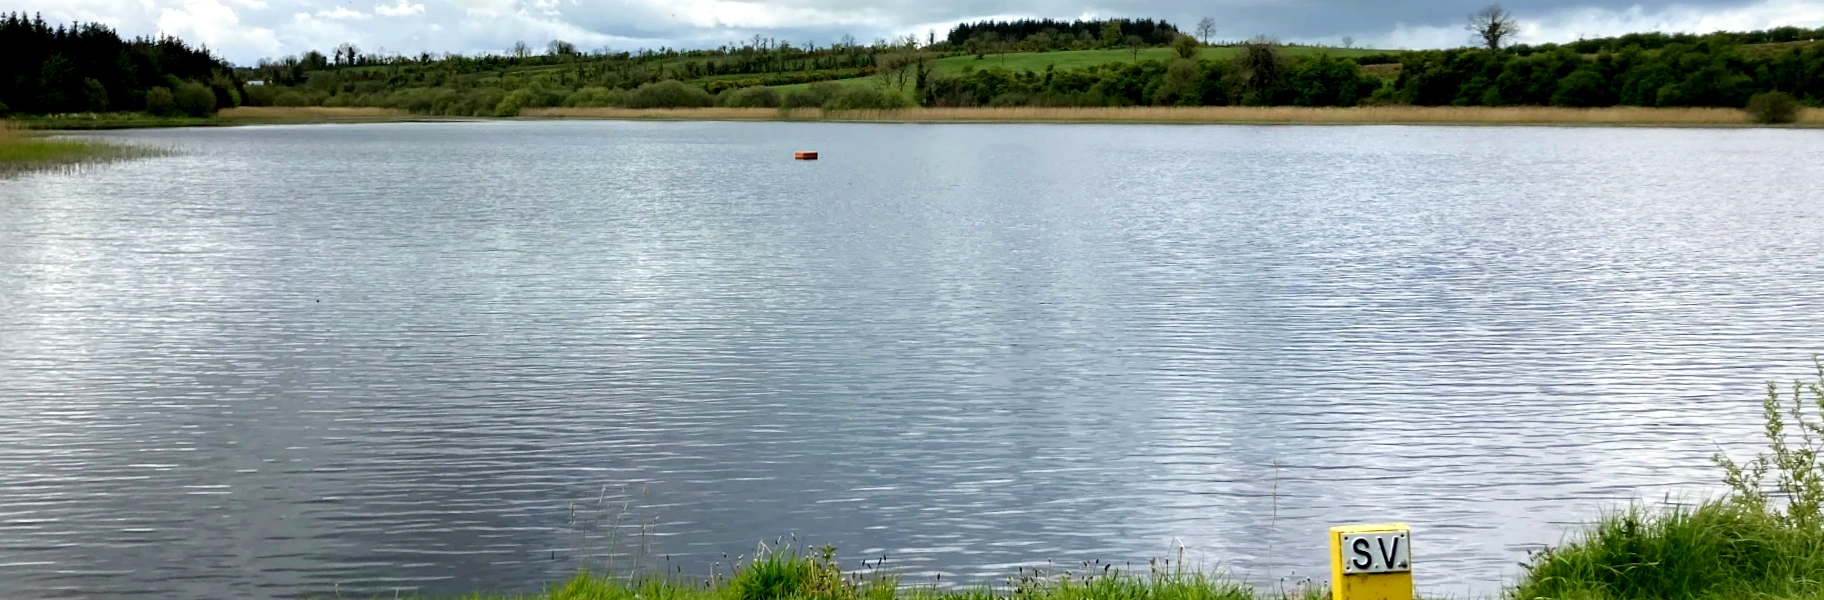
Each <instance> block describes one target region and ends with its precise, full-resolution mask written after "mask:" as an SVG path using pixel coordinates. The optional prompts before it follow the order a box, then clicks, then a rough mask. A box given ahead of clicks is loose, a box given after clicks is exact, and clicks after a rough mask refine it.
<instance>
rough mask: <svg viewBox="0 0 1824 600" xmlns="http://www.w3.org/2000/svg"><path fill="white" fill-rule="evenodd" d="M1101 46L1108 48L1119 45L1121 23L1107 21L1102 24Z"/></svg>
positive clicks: (1112, 20) (1111, 20)
mask: <svg viewBox="0 0 1824 600" xmlns="http://www.w3.org/2000/svg"><path fill="white" fill-rule="evenodd" d="M1102 45H1104V46H1108V47H1110V48H1113V47H1116V46H1120V45H1121V22H1120V21H1116V20H1114V19H1109V20H1108V22H1107V23H1104V24H1102Z"/></svg>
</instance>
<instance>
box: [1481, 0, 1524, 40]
mask: <svg viewBox="0 0 1824 600" xmlns="http://www.w3.org/2000/svg"><path fill="white" fill-rule="evenodd" d="M1468 29H1469V31H1470V32H1471V33H1474V34H1476V37H1478V38H1481V39H1482V45H1483V46H1486V47H1488V49H1489V50H1499V49H1501V43H1502V42H1504V41H1507V39H1508V38H1511V37H1514V34H1517V33H1520V25H1519V23H1516V22H1515V21H1514V13H1510V12H1507V9H1505V8H1501V5H1499V4H1490V5H1488V6H1485V7H1483V8H1482V10H1479V11H1476V14H1473V15H1470V16H1469V27H1468Z"/></svg>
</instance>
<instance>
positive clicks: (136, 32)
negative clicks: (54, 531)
mask: <svg viewBox="0 0 1824 600" xmlns="http://www.w3.org/2000/svg"><path fill="white" fill-rule="evenodd" d="M1487 1H1488V0H865V1H862V0H9V2H7V4H8V5H9V6H6V7H4V8H0V10H5V11H16V10H24V11H26V12H34V13H42V14H43V16H44V18H45V19H46V20H49V21H58V22H70V21H98V22H101V23H106V24H108V25H109V26H112V27H114V28H115V30H117V31H119V32H120V33H122V34H123V35H127V36H140V35H152V34H156V33H164V34H168V35H175V36H177V37H180V38H183V39H184V40H186V41H189V42H192V43H202V44H204V45H206V46H208V47H209V48H210V49H212V50H214V51H215V52H216V53H217V54H219V55H221V56H222V57H223V58H226V59H228V60H229V61H230V62H233V63H236V64H241V65H251V64H253V63H254V62H255V61H257V60H259V59H261V58H270V57H280V56H287V55H295V54H297V53H300V52H303V51H305V50H310V49H316V50H320V51H324V52H326V53H327V52H328V51H329V50H330V49H332V48H334V47H335V46H336V45H338V44H342V43H344V42H347V43H352V44H355V45H356V46H357V47H359V48H360V49H361V50H362V51H363V52H370V53H381V54H395V53H396V54H407V55H416V54H418V53H421V52H431V53H435V54H442V53H446V52H457V53H464V54H474V53H482V52H495V53H502V52H505V51H507V50H508V49H510V48H512V47H513V45H514V43H515V42H519V41H523V42H526V43H527V44H529V45H531V46H532V47H534V48H540V49H542V48H544V47H545V46H546V44H547V43H549V42H550V41H551V40H553V39H561V40H565V41H568V42H571V43H573V44H576V46H577V47H578V48H581V49H585V50H596V49H601V48H610V49H613V50H617V51H619V50H634V49H638V48H656V47H661V46H664V47H673V48H701V47H714V46H719V45H722V44H725V43H730V42H734V41H737V40H743V39H749V38H752V37H753V36H755V35H761V36H766V37H770V38H778V39H783V40H787V41H790V42H792V43H794V44H803V43H806V42H811V43H816V44H818V45H823V44H827V43H829V42H831V41H834V40H837V39H839V38H841V37H842V36H843V35H845V34H846V35H852V36H854V38H855V39H856V40H859V41H862V42H867V41H871V40H874V39H877V38H888V37H895V36H903V35H905V34H908V33H916V34H918V35H919V36H920V37H923V36H924V35H925V33H926V32H929V31H936V32H937V34H938V35H939V36H942V35H943V34H944V32H945V31H947V30H948V29H949V27H950V26H951V25H954V24H956V23H958V22H962V21H977V20H982V19H1008V18H1021V17H1048V18H1054V19H1076V18H1104V17H1136V18H1138V17H1151V18H1162V19H1166V20H1168V21H1172V22H1173V23H1176V24H1178V26H1179V27H1180V28H1181V29H1185V30H1189V29H1191V28H1192V26H1193V25H1194V24H1195V23H1196V22H1197V20H1198V19H1200V18H1203V17H1210V18H1213V19H1215V21H1216V29H1217V37H1218V38H1221V39H1246V38H1251V37H1254V36H1256V35H1270V36H1273V37H1276V38H1279V39H1280V40H1283V41H1288V42H1306V43H1336V42H1338V41H1340V40H1341V39H1343V37H1344V36H1348V37H1350V38H1352V39H1353V40H1354V42H1355V44H1356V45H1358V46H1368V47H1378V48H1441V47H1454V46H1462V45H1466V44H1468V43H1469V42H1470V39H1469V33H1468V32H1467V31H1465V30H1464V23H1465V22H1466V21H1467V19H1468V15H1469V13H1471V12H1474V11H1475V10H1476V9H1478V8H1481V6H1483V5H1484V4H1485V3H1486V2H1487ZM1503 6H1505V7H1506V8H1507V9H1508V10H1509V11H1511V12H1513V13H1514V15H1515V16H1516V17H1517V18H1518V20H1519V23H1520V32H1521V33H1520V36H1519V40H1517V41H1519V42H1523V43H1545V42H1564V41H1571V40H1575V39H1578V38H1580V37H1601V36H1608V35H1616V34H1621V33H1629V32H1635V31H1668V32H1672V31H1682V32H1700V33H1701V32H1709V31H1717V30H1736V31H1740V30H1752V29H1765V28H1768V27H1778V26H1783V25H1796V26H1801V27H1821V26H1824V0H1696V1H1692V2H1678V3H1674V2H1659V3H1637V2H1627V1H1614V0H1505V1H1504V2H1503Z"/></svg>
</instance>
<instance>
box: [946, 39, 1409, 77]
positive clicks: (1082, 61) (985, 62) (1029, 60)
mask: <svg viewBox="0 0 1824 600" xmlns="http://www.w3.org/2000/svg"><path fill="white" fill-rule="evenodd" d="M1386 52H1388V51H1386V50H1369V49H1362V48H1322V47H1313V46H1284V47H1281V48H1280V53H1281V54H1282V55H1285V56H1305V55H1314V54H1329V55H1331V56H1336V57H1343V58H1353V57H1358V56H1368V55H1371V54H1383V53H1386ZM1234 56H1235V48H1234V47H1231V46H1205V47H1204V48H1203V49H1202V54H1201V55H1199V56H1198V58H1201V59H1204V60H1228V59H1230V58H1234ZM1171 58H1172V49H1171V48H1141V49H1140V55H1139V59H1140V60H1142V61H1146V60H1156V61H1160V62H1165V61H1168V60H1171ZM1131 62H1134V52H1133V51H1131V50H1125V49H1111V50H1069V51H1063V52H1017V53H1012V54H989V55H985V56H983V57H982V58H979V59H978V58H976V57H975V56H973V55H963V56H951V57H947V58H942V59H938V61H937V72H938V73H943V74H947V75H954V74H957V73H961V72H962V71H963V69H964V67H965V66H969V67H974V68H977V69H985V68H988V67H1001V68H1004V69H1008V70H1011V71H1043V70H1045V67H1048V66H1049V67H1053V68H1055V69H1058V70H1065V69H1078V68H1082V67H1089V66H1095V65H1103V64H1108V63H1131Z"/></svg>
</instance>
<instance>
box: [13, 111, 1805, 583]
mask: <svg viewBox="0 0 1824 600" xmlns="http://www.w3.org/2000/svg"><path fill="white" fill-rule="evenodd" d="M111 137H116V138H121V139H126V140H130V141H134V142H140V143H151V144H159V145H164V146H170V147H175V148H177V149H179V150H181V153H180V154H179V155H178V156H174V157H170V158H159V159H150V160H142V161H138V162H131V163H124V164H118V165H112V166H106V167H100V168H94V169H90V170H88V171H86V172H82V173H77V174H40V175H34V176H29V177H25V178H22V179H15V180H11V181H4V182H0V597H6V598H26V597H43V596H78V597H116V596H126V595H131V594H144V595H148V596H155V597H195V598H219V597H228V596H236V597H264V596H286V595H297V594H305V593H315V594H329V593H334V592H337V591H340V592H341V593H345V594H346V593H351V592H352V593H363V594H366V593H379V594H390V593H392V591H393V590H396V589H402V590H423V591H428V592H434V593H445V592H453V591H461V590H470V589H476V588H489V589H518V590H527V589H537V588H538V587H540V586H542V585H544V584H546V582H550V581H553V580H554V579H557V578H561V577H563V576H564V575H565V574H567V573H569V572H571V571H572V570H573V569H575V568H576V566H577V563H578V561H579V560H582V557H584V556H587V555H591V554H594V553H597V552H606V550H604V549H602V548H600V547H606V546H608V545H610V544H609V541H610V540H608V539H607V538H608V537H609V536H607V534H605V533H604V532H605V531H607V528H608V526H609V525H612V524H613V522H614V517H613V515H614V514H624V515H625V516H622V517H620V521H619V522H620V524H621V525H622V527H623V528H624V529H627V530H629V531H631V532H632V533H630V534H628V536H626V537H623V538H622V539H621V542H623V543H619V544H613V545H615V546H617V547H626V546H630V545H632V546H637V545H638V544H639V543H642V542H640V540H639V538H640V535H639V533H638V532H639V531H641V530H642V529H644V530H645V531H647V532H648V535H646V536H645V539H644V542H643V543H644V544H645V545H646V547H647V548H648V549H647V550H646V551H644V552H643V553H642V552H637V551H635V552H633V553H635V554H643V555H645V556H648V557H650V558H649V559H648V560H649V562H648V564H652V563H655V562H656V563H659V564H661V565H662V566H665V567H666V568H671V569H674V570H675V569H679V568H683V569H685V570H686V572H699V573H702V572H707V570H708V569H709V566H710V564H711V563H712V562H718V561H720V562H723V564H726V560H727V559H726V558H723V554H724V553H728V554H729V555H731V556H733V555H737V554H740V553H743V552H749V551H751V549H752V548H753V545H754V543H755V542H757V541H759V540H761V539H769V540H770V539H773V538H775V537H776V536H779V535H782V534H790V533H797V534H798V535H799V536H800V538H801V539H803V540H812V541H815V542H817V543H822V542H826V541H827V542H832V543H835V544H837V545H839V546H840V547H841V548H842V549H843V556H844V557H845V564H847V565H848V566H850V567H859V566H860V562H859V561H860V560H861V559H862V558H864V557H867V556H874V557H878V556H880V555H886V556H887V557H888V565H889V567H894V566H897V568H900V569H903V570H904V571H905V572H907V573H911V574H915V579H917V577H929V576H932V575H935V574H938V573H943V574H945V575H944V577H943V580H944V581H951V580H953V579H961V580H970V579H983V578H992V577H999V576H1002V575H1004V574H1006V573H1007V572H1009V571H1011V570H1012V569H1013V568H1014V566H1015V565H1022V564H1034V563H1037V564H1044V563H1045V562H1046V561H1047V560H1054V561H1057V562H1059V563H1068V562H1072V561H1080V560H1086V559H1097V558H1099V559H1104V560H1112V561H1115V562H1117V563H1119V562H1124V561H1130V560H1132V561H1136V562H1139V561H1144V560H1145V559H1146V558H1147V557H1151V556H1165V555H1168V553H1169V554H1172V555H1174V556H1175V551H1174V550H1172V549H1173V548H1174V547H1175V546H1174V544H1177V543H1182V544H1183V545H1184V546H1185V548H1186V550H1185V552H1186V556H1187V558H1189V559H1192V560H1196V561H1199V562H1200V563H1201V564H1204V565H1205V566H1210V567H1223V568H1228V569H1230V570H1232V571H1234V572H1236V573H1238V574H1242V575H1246V576H1248V577H1251V578H1253V579H1255V580H1257V581H1269V580H1279V579H1280V578H1288V577H1290V578H1294V579H1295V578H1300V577H1306V576H1311V575H1319V574H1321V573H1322V572H1323V570H1324V569H1325V566H1326V565H1327V564H1328V563H1327V559H1326V558H1325V553H1324V544H1325V537H1324V536H1325V534H1324V530H1325V528H1326V527H1328V526H1330V525H1333V524H1339V523H1346V522H1362V521H1379V520H1403V521H1408V522H1410V523H1412V524H1413V527H1414V531H1415V534H1414V536H1415V539H1416V540H1417V544H1416V553H1415V558H1416V560H1417V564H1418V578H1419V581H1420V583H1421V585H1422V586H1423V587H1425V588H1427V589H1429V590H1431V591H1432V592H1435V593H1449V594H1457V595H1462V594H1466V593H1477V594H1485V593H1492V592H1493V591H1495V590H1497V589H1499V585H1500V584H1501V582H1503V581H1505V580H1508V579H1509V578H1511V577H1513V576H1514V574H1515V573H1516V572H1517V568H1516V566H1515V563H1517V562H1518V561H1520V560H1522V559H1524V558H1525V550H1526V549H1527V548H1531V547H1535V545H1536V544H1539V543H1550V542H1556V541H1558V540H1559V539H1560V537H1561V536H1562V535H1563V534H1564V532H1565V531H1566V530H1567V527H1569V526H1571V525H1573V524H1575V523H1577V522H1578V521H1580V520H1582V519H1586V518H1588V517H1590V516H1591V515H1592V514H1594V513H1595V511H1597V510H1598V509H1600V508H1602V507H1604V506H1613V505H1614V504H1615V503H1618V502H1626V501H1629V500H1634V499H1644V500H1650V501H1653V502H1658V501H1661V500H1663V499H1665V498H1666V497H1667V495H1668V494H1670V495H1672V496H1671V497H1673V498H1678V497H1681V496H1682V497H1685V498H1687V499H1688V498H1692V497H1696V496H1701V495H1703V494H1706V493H1711V492H1714V490H1715V488H1714V487H1713V485H1712V482H1713V481H1714V480H1715V478H1716V477H1715V473H1714V472H1713V469H1712V468H1711V467H1709V466H1708V465H1707V464H1706V457H1707V456H1708V455H1709V454H1710V453H1711V452H1713V451H1714V450H1715V449H1716V448H1717V447H1718V446H1719V445H1720V446H1722V447H1724V448H1727V449H1730V450H1732V451H1737V452H1746V451H1749V450H1751V449H1752V442H1753V439H1752V435H1753V434H1754V433H1755V432H1756V431H1757V430H1758V423H1757V420H1756V419H1757V415H1758V404H1757V402H1758V398H1759V395H1760V393H1761V386H1762V383H1763V382H1764V381H1766V380H1769V379H1791V378H1795V377H1799V376H1804V375H1806V374H1807V369H1808V368H1809V366H1808V365H1809V362H1808V361H1809V358H1808V357H1809V356H1810V354H1811V353H1813V352H1818V351H1824V319H1821V318H1820V314H1824V286H1820V285H1818V283H1819V282H1820V281H1824V134H1821V133H1820V132H1813V131H1775V130H1756V131H1749V130H1743V131H1709V130H1657V129H1529V128H1414V127H1385V128H1380V127H1319V128H1248V127H1141V126H1082V125H1077V126H1025V125H999V126H992V125H987V126H968V125H956V126H951V125H941V126H904V125H820V124H774V123H751V124H750V123H664V124H656V123H654V124H648V123H609V122H604V123H585V122H561V123H557V122H488V123H447V124H399V125H360V126H312V127H279V128H259V127H248V128H234V129H208V130H165V131H145V132H128V133H120V134H112V135H111ZM801 149H812V150H819V151H821V152H822V153H823V160H821V161H817V162H794V161H792V160H790V157H791V154H790V153H791V151H793V150H801ZM1275 464H1277V465H1278V466H1277V467H1275ZM604 498H606V500H605V501H604ZM573 507H580V508H577V509H576V510H577V514H578V515H579V516H578V517H575V518H573V517H572V509H573ZM623 507H626V508H623ZM590 519H600V520H602V521H604V522H597V523H594V524H590V523H589V520H590ZM628 540H632V542H628ZM623 560H625V559H623ZM620 564H621V565H623V566H626V565H628V564H629V563H627V562H622V563H620Z"/></svg>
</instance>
